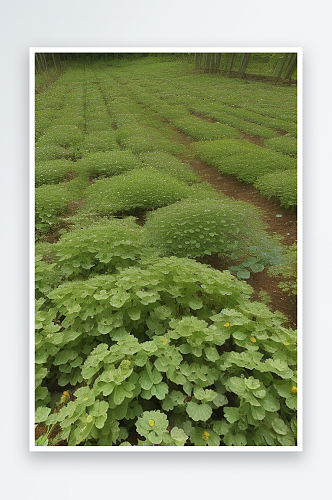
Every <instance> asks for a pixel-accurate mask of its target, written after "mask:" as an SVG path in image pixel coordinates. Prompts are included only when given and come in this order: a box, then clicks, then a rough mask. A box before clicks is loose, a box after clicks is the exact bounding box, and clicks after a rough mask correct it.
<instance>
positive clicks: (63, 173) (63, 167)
mask: <svg viewBox="0 0 332 500" xmlns="http://www.w3.org/2000/svg"><path fill="white" fill-rule="evenodd" d="M75 167H76V165H75V164H74V163H73V162H71V161H69V160H64V159H63V160H51V161H45V162H40V163H37V164H36V168H35V186H36V187H39V186H42V185H43V184H58V183H59V182H62V181H64V180H69V179H70V177H71V171H73V170H74V169H75Z"/></svg>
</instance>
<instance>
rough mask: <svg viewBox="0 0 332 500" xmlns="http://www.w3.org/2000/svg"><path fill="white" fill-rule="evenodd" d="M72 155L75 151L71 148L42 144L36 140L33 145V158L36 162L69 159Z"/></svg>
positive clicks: (73, 155)
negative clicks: (34, 145)
mask: <svg viewBox="0 0 332 500" xmlns="http://www.w3.org/2000/svg"><path fill="white" fill-rule="evenodd" d="M73 157H75V152H74V151H73V150H67V149H64V148H62V147H61V146H56V145H53V144H45V145H42V144H40V143H39V141H38V142H37V144H36V147H35V160H36V163H37V164H38V163H41V162H45V161H49V160H60V159H68V160H69V159H71V158H73Z"/></svg>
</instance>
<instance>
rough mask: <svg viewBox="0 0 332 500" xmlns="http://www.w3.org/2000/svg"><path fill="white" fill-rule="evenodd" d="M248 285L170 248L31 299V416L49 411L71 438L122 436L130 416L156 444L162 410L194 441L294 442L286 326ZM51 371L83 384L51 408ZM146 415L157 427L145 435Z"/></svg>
mask: <svg viewBox="0 0 332 500" xmlns="http://www.w3.org/2000/svg"><path fill="white" fill-rule="evenodd" d="M250 294H251V289H250V287H249V286H248V285H246V284H244V283H241V282H240V281H238V280H237V279H236V278H234V277H232V276H231V275H230V274H229V273H227V272H225V273H220V272H218V271H215V270H213V269H211V268H209V267H207V266H204V265H202V264H198V263H195V262H194V261H192V260H190V259H177V258H176V257H172V258H168V259H167V258H166V259H160V260H158V261H157V262H156V263H155V264H153V265H150V266H148V267H147V268H146V269H145V270H142V269H139V268H129V269H125V270H123V271H121V272H119V273H118V274H116V275H108V276H98V277H96V278H91V279H89V280H87V281H85V282H73V283H67V284H64V285H61V286H59V287H58V288H57V289H55V290H54V291H52V292H50V293H49V294H48V298H49V299H50V300H51V301H52V307H51V308H47V311H44V310H43V304H42V300H40V301H39V302H38V303H37V305H38V306H39V308H40V309H39V314H38V315H37V330H36V366H37V374H38V381H39V382H40V381H41V383H40V385H39V391H38V394H37V395H38V396H39V397H37V417H38V420H37V421H44V422H45V423H46V424H47V425H54V424H55V423H56V422H59V423H60V426H61V429H62V433H61V438H62V439H68V444H69V445H70V446H73V445H74V446H75V445H78V444H80V443H85V444H88V445H90V446H91V445H99V446H109V445H117V444H120V443H121V442H123V441H125V440H126V438H127V436H128V432H129V430H130V428H131V427H132V426H133V425H134V424H136V426H137V430H138V432H139V434H141V435H142V436H143V437H146V438H147V442H145V443H144V444H145V445H155V444H160V443H161V441H162V440H163V438H162V436H161V435H160V433H163V431H165V429H163V425H162V424H160V425H161V428H159V425H158V423H159V420H158V418H160V419H163V420H164V422H165V417H167V419H168V420H169V423H170V426H171V428H172V429H174V430H173V437H174V435H175V436H176V435H178V433H180V434H181V436H182V438H184V437H185V436H184V434H183V433H185V434H186V435H187V436H188V437H189V440H190V442H191V443H192V444H195V445H199V446H204V445H214V446H218V445H219V444H223V445H226V446H231V445H233V446H241V445H262V446H265V445H266V444H269V445H276V446H280V445H289V446H292V445H294V444H295V440H294V438H295V436H296V426H295V420H294V418H295V408H296V395H295V393H294V391H295V388H296V372H295V371H294V370H295V365H296V346H295V345H294V342H295V337H294V333H293V332H292V331H291V330H287V329H285V328H283V327H282V326H281V319H280V318H279V317H278V316H277V315H275V314H272V313H271V312H270V311H269V310H268V309H267V308H266V306H264V305H262V304H259V303H255V302H251V301H250V300H249V296H250ZM253 316H255V320H253ZM51 317H53V318H54V322H53V323H52V324H53V326H52V327H51V324H50V321H49V319H50V318H51ZM56 318H58V320H57V321H55V319H56ZM52 378H56V379H57V381H58V384H59V385H60V387H66V386H68V384H70V385H71V386H75V384H77V383H82V384H83V386H82V387H81V388H79V389H76V390H75V392H74V396H75V399H74V400H72V401H70V402H68V404H66V405H65V406H63V407H62V408H61V409H60V411H59V412H58V413H52V414H49V413H50V411H49V409H47V407H46V405H47V404H48V401H49V395H48V391H47V387H46V386H45V385H44V384H45V382H46V381H47V380H50V379H52ZM43 380H44V382H43ZM156 405H157V406H159V407H161V410H162V411H161V413H162V414H164V415H165V416H163V417H162V416H160V415H159V414H158V412H154V411H153V410H154V409H155V408H156ZM151 410H152V411H153V413H151V414H145V415H144V414H142V412H145V411H151ZM140 415H141V417H140V419H138V417H139V416H140ZM145 416H147V417H149V418H148V424H149V425H150V427H151V431H152V430H154V431H158V432H151V431H150V432H149V434H148V435H147V436H146V435H145V432H146V431H147V430H149V429H148V428H146V424H144V422H142V420H141V418H144V417H145ZM152 421H153V422H152ZM142 425H143V428H142V427H141V426H142ZM144 428H145V429H144ZM179 429H182V431H183V432H181V431H180V430H179ZM181 442H182V443H183V439H182V440H181ZM141 444H142V443H141ZM166 444H167V443H166ZM169 444H170V445H173V444H174V443H173V442H172V441H171V442H170V443H169Z"/></svg>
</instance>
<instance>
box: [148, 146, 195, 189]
mask: <svg viewBox="0 0 332 500" xmlns="http://www.w3.org/2000/svg"><path fill="white" fill-rule="evenodd" d="M139 158H140V160H141V161H142V163H143V164H144V165H145V166H147V167H152V168H155V169H157V170H160V172H165V173H166V174H168V175H172V176H173V177H175V178H176V179H179V180H180V181H184V182H188V183H190V184H192V183H194V182H199V180H200V179H199V177H198V176H197V175H196V174H195V173H194V172H193V171H192V169H191V168H190V166H189V165H188V164H186V163H183V162H182V161H180V160H178V159H177V158H176V157H175V156H173V155H171V154H169V153H163V152H161V151H154V152H153V153H143V154H141V155H140V156H139Z"/></svg>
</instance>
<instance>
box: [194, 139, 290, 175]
mask: <svg viewBox="0 0 332 500" xmlns="http://www.w3.org/2000/svg"><path fill="white" fill-rule="evenodd" d="M194 148H195V151H197V152H198V154H199V156H200V158H201V159H202V160H204V161H206V162H207V163H210V164H211V165H215V166H216V167H218V169H219V170H220V171H221V172H224V173H227V174H233V175H235V176H236V178H237V179H239V180H241V181H244V182H247V183H253V182H254V181H255V180H256V179H257V178H258V177H261V176H262V175H264V174H267V173H270V172H274V171H279V170H286V169H290V168H294V169H296V161H295V160H293V159H292V158H289V157H288V156H286V155H283V154H281V153H278V152H276V151H271V150H267V149H264V148H261V147H259V146H256V145H255V144H250V143H242V142H241V141H234V140H227V139H226V140H220V141H204V142H199V143H195V144H194Z"/></svg>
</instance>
